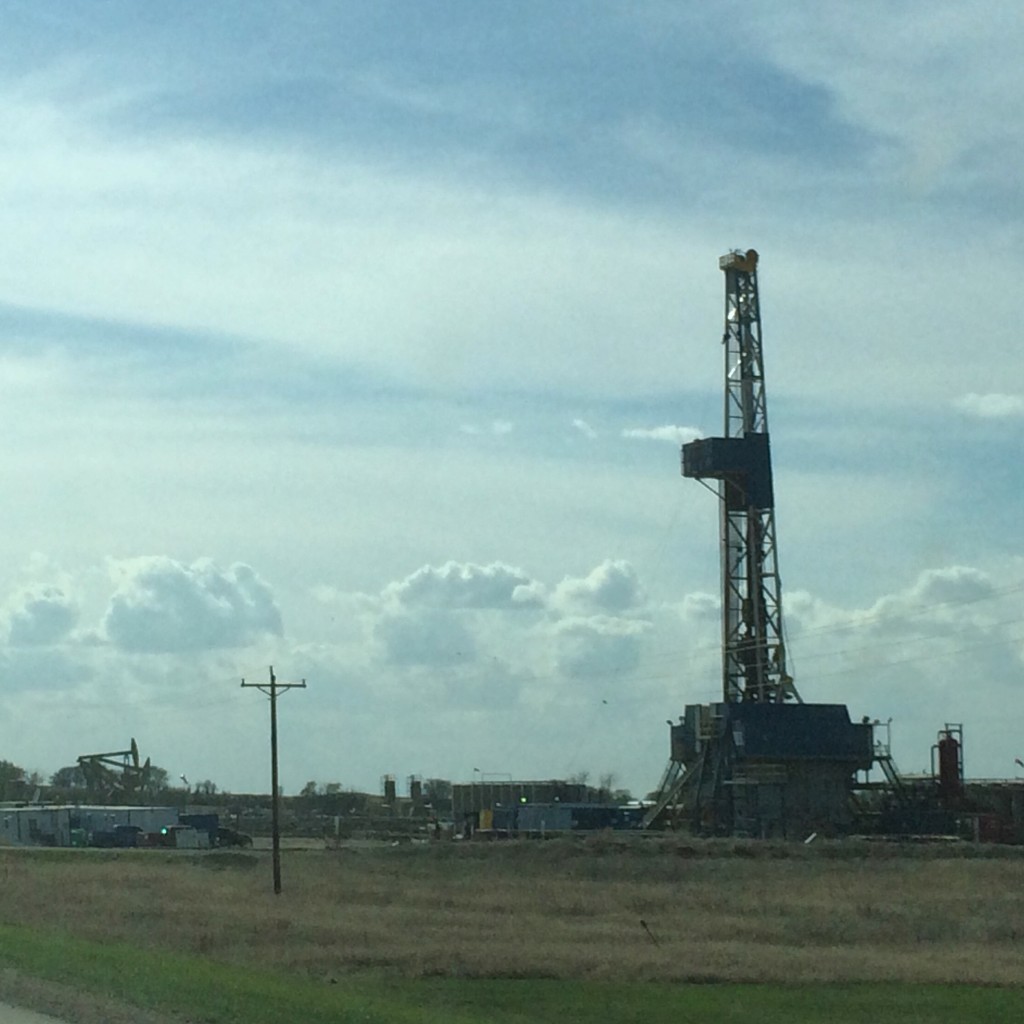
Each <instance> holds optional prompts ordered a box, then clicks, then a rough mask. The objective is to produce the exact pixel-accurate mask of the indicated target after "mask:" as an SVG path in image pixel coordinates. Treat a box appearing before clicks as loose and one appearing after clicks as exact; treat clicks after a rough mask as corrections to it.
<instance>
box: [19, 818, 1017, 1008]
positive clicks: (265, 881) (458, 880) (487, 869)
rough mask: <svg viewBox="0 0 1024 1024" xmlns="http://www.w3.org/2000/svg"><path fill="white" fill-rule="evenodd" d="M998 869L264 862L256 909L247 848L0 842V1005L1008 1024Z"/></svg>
mask: <svg viewBox="0 0 1024 1024" xmlns="http://www.w3.org/2000/svg"><path fill="white" fill-rule="evenodd" d="M1021 854H1022V851H1017V850H1005V849H1004V850H999V849H997V848H991V847H990V848H987V849H982V848H972V847H967V846H957V847H952V848H948V849H947V848H939V847H920V848H916V849H914V850H911V851H908V850H906V849H905V848H897V847H891V846H881V845H880V846H875V845H871V844H861V845H856V844H822V845H820V846H818V845H816V846H814V847H810V848H807V847H802V846H772V845H769V844H757V843H752V844H741V843H686V842H676V841H657V840H654V841H643V842H639V843H637V842H634V843H629V844H626V843H621V842H618V841H615V840H612V839H608V838H600V837H598V838H594V839H591V840H587V841H573V842H565V841H560V840H555V841H549V842H538V843H518V842H513V843H499V844H461V843H445V844H436V845H426V846H401V847H395V848H391V847H379V848H375V849H342V850H337V851H335V850H330V851H324V850H320V851H303V852H293V853H288V854H286V856H285V859H284V892H283V893H282V895H280V896H278V897H275V896H274V895H273V893H272V891H271V885H270V865H269V858H268V857H267V856H266V855H265V854H262V853H255V854H253V853H218V852H211V853H206V854H201V855H195V854H188V853H185V852H180V853H174V852H161V851H121V852H118V853H112V852H99V851H38V850H37V851H27V850H5V851H0V880H2V882H3V900H2V904H0V965H3V967H4V970H3V971H2V972H0V992H3V991H7V992H8V993H13V994H15V995H16V994H18V986H19V985H20V986H21V987H22V989H25V988H26V986H28V987H29V988H31V985H30V981H29V979H45V980H46V981H47V982H48V983H49V985H50V988H49V989H48V991H50V993H51V995H50V997H48V998H52V993H53V991H54V990H55V989H54V988H53V986H54V985H55V984H57V985H59V984H60V983H64V984H66V985H71V986H74V989H75V991H76V992H78V993H85V994H86V995H91V996H92V997H94V998H95V999H96V1000H99V1001H100V1004H99V1005H100V1006H101V1008H100V1009H96V1008H95V1007H93V1008H91V1009H90V1008H89V1007H85V1006H80V1007H79V1008H78V1009H77V1010H76V1009H75V1008H74V1006H70V1008H69V1006H68V1005H66V1004H67V1000H65V1003H64V1004H59V1005H61V1007H62V1008H63V1010H64V1012H66V1013H68V1014H69V1015H71V1014H77V1017H78V1019H81V1020H106V1021H111V1020H114V1019H115V1018H114V1016H113V1012H114V1011H113V1010H112V1009H111V1007H114V1006H122V1007H123V1006H127V1005H131V1006H136V1007H143V1008H146V1009H147V1010H148V1011H150V1012H152V1013H154V1014H157V1015H159V1016H157V1017H154V1018H153V1019H154V1020H157V1019H159V1020H166V1019H188V1020H203V1021H209V1022H228V1021H235V1020H246V1021H253V1022H261V1021H267V1022H270V1021H289V1020H308V1021H319V1020H324V1021H327V1020H331V1021H340V1020H352V1021H357V1020H359V1021H367V1022H373V1021H392V1020H394V1021H435V1020H436V1021H440V1020H442V1019H443V1020H445V1021H449V1022H452V1021H454V1022H458V1021H466V1022H477V1021H496V1022H501V1021H526V1020H531V1021H548V1020H551V1021H555V1020H557V1021H560V1022H565V1021H573V1020H581V1021H582V1020H587V1021H601V1020H607V1021H633V1020H636V1021H641V1020H642V1021H644V1022H645V1024H658V1022H660V1021H666V1022H667V1021H669V1020H672V1021H681V1020H682V1021H686V1020H705V1019H707V1020H711V1019H714V1020H716V1021H737V1022H738V1021H746V1020H757V1021H759V1022H770V1021H774V1020H779V1021H781V1020H783V1019H785V1020H786V1021H788V1022H799V1021H826V1020H828V1021H868V1020H871V1021H890V1020H891V1021H908V1022H909V1021H915V1022H917V1021H953V1020H957V1021H962V1020H974V1019H977V1020H985V1021H999V1020H1014V1021H1018V1020H1021V1019H1024V987H1020V986H1022V985H1024V956H1022V953H1024V884H1022V883H1024V856H1022V855H1021ZM40 991H42V990H40ZM22 995H23V1000H24V998H27V999H30V1000H34V1001H35V1002H36V1004H37V1005H39V1004H40V999H37V998H36V997H35V996H33V995H32V993H31V992H28V994H27V995H25V994H24V993H23V994H22ZM40 998H41V997H40ZM104 1000H106V1001H107V1004H106V1005H107V1009H106V1010H103V1009H102V1005H103V1001H104ZM104 1014H105V1015H104ZM169 1014H176V1015H178V1016H177V1017H176V1018H171V1017H168V1016H167V1015H169ZM124 1019H126V1020H127V1019H133V1020H140V1019H142V1018H139V1017H138V1016H133V1017H125V1018H124Z"/></svg>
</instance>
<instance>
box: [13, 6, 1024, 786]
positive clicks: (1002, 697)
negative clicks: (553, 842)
mask: <svg viewBox="0 0 1024 1024" xmlns="http://www.w3.org/2000/svg"><path fill="white" fill-rule="evenodd" d="M3 26H4V31H3V33H0V56H2V58H3V59H2V60H0V66H2V67H3V68H4V70H3V71H2V72H0V128H2V130H0V196H2V199H3V201H2V202H0V237H2V238H3V239H4V245H5V249H6V259H5V260H4V262H3V265H2V267H0V399H2V401H0V425H2V428H3V431H4V436H5V437H6V438H7V444H6V445H5V446H4V447H3V449H0V472H2V474H3V479H4V480H5V482H6V488H7V494H8V501H7V502H6V503H5V509H6V517H5V529H4V530H3V531H0V552H2V560H0V567H2V568H0V606H2V608H0V641H2V643H3V647H2V648H0V666H2V668H3V678H4V680H5V684H4V685H5V687H6V690H7V694H8V698H7V704H6V707H7V714H6V716H5V720H4V722H3V723H0V753H2V756H4V757H6V758H8V759H9V760H13V761H16V762H17V763H19V764H22V765H23V766H24V767H26V768H27V769H29V770H39V771H42V772H44V773H46V774H49V773H50V772H52V771H53V770H55V769H56V768H58V767H60V766H62V765H64V764H68V763H73V761H74V759H75V757H76V756H77V755H78V754H80V753H86V752H90V751H93V750H107V749H120V748H121V747H122V746H123V744H124V742H125V741H126V740H127V738H128V737H129V736H132V735H134V736H136V738H137V739H138V741H139V743H140V746H141V747H142V748H143V750H144V752H146V753H148V754H150V755H151V756H152V757H153V759H154V761H156V762H157V763H159V764H161V765H164V766H165V767H167V769H168V770H169V771H170V772H171V773H172V775H173V776H177V775H178V774H180V773H184V774H187V775H188V776H189V777H190V778H192V779H194V780H196V779H200V778H211V779H213V780H214V781H215V782H217V783H218V784H219V785H220V786H222V787H224V788H228V789H232V790H235V791H244V790H258V789H264V788H266V779H265V775H266V763H265V762H266V752H265V745H266V744H265V736H266V722H265V718H266V708H265V706H264V704H263V702H262V701H261V700H259V698H258V696H257V695H255V694H254V693H253V692H252V691H248V690H246V691H242V690H241V689H240V687H238V682H239V680H240V678H241V677H242V676H245V677H246V678H248V679H253V678H260V677H265V675H266V670H267V666H268V665H270V664H273V665H274V666H275V668H276V669H277V671H278V674H279V676H280V677H281V678H298V677H306V678H307V679H308V682H309V688H308V689H307V690H306V691H304V692H303V693H301V694H293V695H291V696H290V697H289V699H288V704H287V707H286V708H283V709H282V777H283V780H284V784H285V787H286V789H287V790H289V791H296V790H298V789H299V788H300V787H301V786H302V785H303V784H304V783H305V782H306V781H307V780H309V779H316V780H319V781H321V782H326V781H340V782H342V783H343V784H345V785H347V786H352V787H355V788H366V789H371V790H373V789H376V788H377V786H378V784H379V777H380V776H381V775H382V774H384V773H394V774H396V775H398V776H400V777H404V776H406V775H409V774H422V775H425V776H442V777H450V778H454V779H465V778H470V777H471V775H472V773H473V769H474V768H479V769H481V770H482V771H493V772H502V773H505V772H507V773H510V774H514V775H516V776H527V777H531V776H537V777H552V776H563V775H567V774H571V773H576V772H581V771H589V772H590V773H591V774H592V776H594V777H595V778H596V777H597V776H598V775H602V774H605V773H612V774H614V775H615V777H616V779H617V780H618V782H619V784H621V785H625V786H628V787H630V788H632V789H633V791H634V792H637V793H642V792H645V791H646V790H648V789H650V788H653V787H654V786H655V785H656V783H657V780H658V777H659V775H660V772H661V770H662V768H663V767H664V762H665V759H666V757H667V742H666V736H665V735H664V734H665V731H666V730H665V726H664V721H665V719H666V718H671V717H675V715H677V714H678V713H680V711H681V710H682V707H683V705H685V704H687V703H693V702H697V701H707V700H713V699H715V698H716V697H717V695H718V692H719V682H718V680H719V667H718V650H717V644H718V610H717V605H716V602H717V596H716V595H717V587H718V563H717V551H718V548H717V523H716V509H715V507H714V499H713V498H712V497H711V496H710V495H709V494H708V493H707V492H706V491H705V490H704V489H703V488H701V487H700V486H698V485H696V484H693V483H688V482H684V481H682V480H681V479H680V478H679V461H678V444H679V442H680V441H681V440H685V439H688V438H690V437H693V436H697V435H698V434H701V433H703V434H705V435H708V434H715V433H719V432H720V431H721V407H722V398H721V390H722V379H721V378H722V365H721V346H720V338H721V333H722V324H721V316H722V308H723V300H722V289H723V282H722V275H721V273H720V272H719V270H718V269H717V264H718V257H719V255H721V254H722V253H723V252H725V251H727V250H729V249H731V248H744V249H745V248H748V247H754V248H757V249H758V250H759V251H760V252H761V255H762V263H761V275H760V283H761V289H762V311H763V317H764V339H765V355H766V364H767V379H768V396H769V397H768V401H769V417H770V422H771V428H772V442H773V455H774V459H775V471H776V494H777V502H778V530H779V547H780V569H781V573H782V579H783V589H784V596H783V602H784V609H785V615H786V623H787V632H788V634H789V652H790V656H791V659H792V662H793V665H792V667H793V668H794V670H795V675H796V680H797V685H798V687H799V688H800V690H801V692H802V694H803V696H804V698H805V699H807V700H822V701H831V700H837V701H843V702H846V703H848V704H849V706H850V708H851V711H852V712H853V713H854V714H855V715H856V716H858V717H859V716H860V715H862V714H868V715H871V716H872V717H877V718H880V719H882V720H886V719H888V718H890V717H891V718H893V720H894V726H893V727H894V741H895V745H896V749H895V753H896V756H897V760H898V761H899V762H900V763H901V764H902V765H904V766H905V767H906V768H907V769H911V770H913V769H919V768H921V767H923V766H924V765H925V764H927V762H928V756H929V748H930V746H931V743H932V742H933V741H934V737H935V733H936V731H937V730H938V729H939V728H940V727H941V726H942V725H943V724H944V723H945V722H947V721H957V722H963V724H964V731H965V740H966V743H967V751H966V766H967V770H968V772H969V773H970V774H972V775H974V776H1007V775H1013V774H1014V770H1015V769H1014V764H1013V759H1014V757H1017V756H1024V747H1022V746H1021V743H1020V741H1019V728H1018V722H1017V718H1016V711H1017V709H1018V708H1019V706H1020V687H1021V683H1022V667H1024V666H1022V657H1024V630H1022V622H1024V614H1022V612H1024V597H1022V595H1024V557H1022V556H1024V552H1022V550H1021V543H1020V536H1021V531H1020V525H1019V524H1020V522H1021V519H1022V513H1024V507H1022V505H1024V502H1022V492H1021V486H1020V475H1019V468H1018V467H1019V462H1020V450H1021V441H1022V439H1024V384H1022V380H1021V377H1022V373H1021V371H1022V359H1021V355H1020V345H1019V341H1018V339H1017V337H1016V321H1017V317H1018V314H1017V309H1016V306H1017V303H1016V296H1017V290H1018V281H1019V279H1020V275H1021V270H1022V266H1021V264H1022V256H1021V253H1022V252H1024V244H1022V243H1024V231H1022V225H1021V209H1022V202H1021V193H1020V181H1019V174H1018V173H1017V169H1018V168H1019V166H1020V163H1021V157H1022V156H1024V153H1022V148H1024V147H1022V138H1024V114H1022V113H1021V109H1020V103H1019V97H1020V93H1021V76H1020V72H1019V70H1018V67H1019V53H1020V51H1021V49H1022V43H1024V39H1022V38H1021V37H1022V35H1024V32H1022V28H1021V18H1020V15H1019V13H1018V12H1017V10H1016V8H1015V6H1014V5H1012V4H1010V3H999V2H997V3H995V4H991V5H989V7H988V8H987V9H986V16H985V18H983V19H982V18H978V17H977V16H976V14H972V12H969V11H967V10H966V9H963V8H962V7H961V6H960V5H958V4H954V3H951V2H946V3H944V2H938V3H928V4H925V3H913V2H912V3H907V4H902V5H899V7H898V9H897V8H894V7H893V6H892V5H889V4H881V3H868V4H862V5H858V6H857V9H856V10H853V9H852V8H850V9H846V8H843V7H841V6H840V5H833V6H830V7H826V8H822V6H821V5H820V4H810V3H793V4H788V5H786V9H785V10H784V11H780V10H779V9H778V6H777V5H771V4H766V3H756V2H755V3H744V4H733V3H708V4H699V5H698V4H691V5H682V4H678V3H657V2H639V3H631V4H621V3H620V4H616V3H603V2H594V0H588V2H586V3H584V2H565V3H559V4H551V3H515V4H513V3H502V2H494V3H488V4H487V5H481V4H478V3H477V4H470V3H435V4H430V5H424V4H416V3H412V2H406V3H374V4H364V3H319V2H290V3H283V2H277V3H275V2H267V3H263V4H260V5H253V4H243V3H231V2H221V3H202V4H200V3H178V4H174V5H139V4H135V3H118V2H110V3H93V4H90V5H88V6H84V5H83V6H71V5H56V4H54V5H41V4H38V3H34V2H33V3H29V2H25V3H17V2H12V3H9V4H7V5H5V9H4V14H3Z"/></svg>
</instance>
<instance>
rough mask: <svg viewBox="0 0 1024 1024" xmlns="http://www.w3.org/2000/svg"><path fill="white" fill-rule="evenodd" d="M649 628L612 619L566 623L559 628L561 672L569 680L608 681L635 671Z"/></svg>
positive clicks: (559, 667) (645, 625) (557, 632)
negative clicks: (602, 678)
mask: <svg viewBox="0 0 1024 1024" xmlns="http://www.w3.org/2000/svg"><path fill="white" fill-rule="evenodd" d="M647 628H648V624H647V623H645V622H637V621H633V620H628V619H619V618H613V617H608V616H594V617H591V618H587V619H566V620H564V621H563V622H561V623H559V625H558V626H557V627H556V632H555V638H556V644H557V652H558V655H557V660H558V670H559V671H560V672H561V673H562V674H563V675H565V676H569V677H571V678H575V679H578V678H580V677H601V676H603V677H607V676H614V675H617V674H620V673H626V672H631V671H633V670H634V669H635V668H636V667H637V665H638V664H639V662H640V640H641V636H642V635H643V633H644V632H646V630H647Z"/></svg>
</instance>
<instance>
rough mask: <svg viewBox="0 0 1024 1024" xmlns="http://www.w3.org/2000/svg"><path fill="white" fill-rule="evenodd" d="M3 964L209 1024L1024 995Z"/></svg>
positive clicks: (837, 1007)
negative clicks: (333, 978) (314, 977)
mask: <svg viewBox="0 0 1024 1024" xmlns="http://www.w3.org/2000/svg"><path fill="white" fill-rule="evenodd" d="M0 966H4V967H11V968H16V969H17V970H18V971H20V972H22V973H24V974H26V975H29V976H32V977H36V978H42V979H45V980H50V981H58V982H61V983H63V984H65V985H71V986H74V987H76V988H78V989H79V990H82V991H86V992H89V993H91V994H93V995H96V996H100V997H104V998H110V999H114V1000H117V1001H119V1002H124V1003H127V1004H129V1005H133V1006H137V1007H140V1008H145V1009H150V1010H156V1011H160V1012H164V1013H172V1014H180V1015H182V1016H187V1017H188V1018H189V1019H190V1020H195V1021H202V1022H204V1024H236V1022H238V1021H246V1022H247V1024H285V1022H287V1024H291V1022H294V1021H303V1022H308V1024H320V1022H323V1024H327V1022H331V1024H442V1022H443V1024H485V1022H486V1024H527V1022H529V1024H545V1022H551V1024H576V1022H579V1024H584V1022H586V1024H595V1022H603V1021H608V1022H616V1024H619V1022H621V1024H697V1022H704V1021H708V1022H712V1021H713V1022H715V1024H755V1022H756V1024H805V1022H806V1024H811V1022H813V1024H820V1022H829V1024H878V1022H879V1021H884V1022H885V1024H962V1022H963V1021H972V1020H977V1021H985V1022H986V1024H1003V1022H1006V1024H1011V1022H1012V1024H1019V1022H1020V1021H1022V1020H1024V989H1013V988H983V987H977V986H952V985H951V986H941V985H899V984H890V983H886V984H878V985H873V984H858V985H723V984H708V985H685V984H676V985H672V984H662V983H659V984H654V983H645V982H634V983H609V982H584V981H567V982H559V981H550V980H536V981H534V980H516V981H503V980H468V979H458V978H451V979H447V978H445V979H427V980H416V981H414V980H407V979H397V978H392V977H386V976H383V975H369V974H367V975H359V976H357V977H351V976H342V977H341V978H340V980H339V983H338V984H337V985H329V984H326V983H323V982H316V981H311V980H309V979H306V978H302V977H299V976H296V975H288V974H283V973H280V972H276V971H274V970H273V967H272V965H268V967H267V970H255V969H252V968H245V967H236V966H232V965H228V964H223V963H218V962H216V961H213V960H209V959H206V958H204V957H198V956H187V955H184V954H180V953H164V952H156V951H153V950H147V949H139V948H136V947H133V946H128V945H124V944H107V943H96V942H89V941H86V940H83V939H78V938H74V937H72V936H69V935H67V934H65V933H59V932H44V931H39V930H35V929H29V928H24V927H18V926H10V925H6V926H0Z"/></svg>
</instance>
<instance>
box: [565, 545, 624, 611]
mask: <svg viewBox="0 0 1024 1024" xmlns="http://www.w3.org/2000/svg"><path fill="white" fill-rule="evenodd" d="M643 601H644V594H643V589H642V587H641V585H640V578H639V576H638V575H637V572H636V569H634V568H633V566H632V565H630V564H629V563H628V562H625V561H622V560H612V559H609V560H606V561H604V562H602V563H601V565H599V566H597V567H596V568H594V569H593V570H592V571H591V572H590V573H589V574H588V575H586V576H583V577H571V576H567V577H566V578H565V579H564V580H562V582H561V583H559V584H558V586H556V587H555V589H554V591H553V593H552V595H551V598H550V604H551V606H552V607H553V608H555V609H557V610H559V611H562V612H567V613H570V614H571V613H573V612H579V611H581V610H583V611H587V612H590V613H592V614H601V613H604V614H629V613H631V612H635V611H637V610H638V609H639V608H640V607H641V606H642V604H643Z"/></svg>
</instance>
